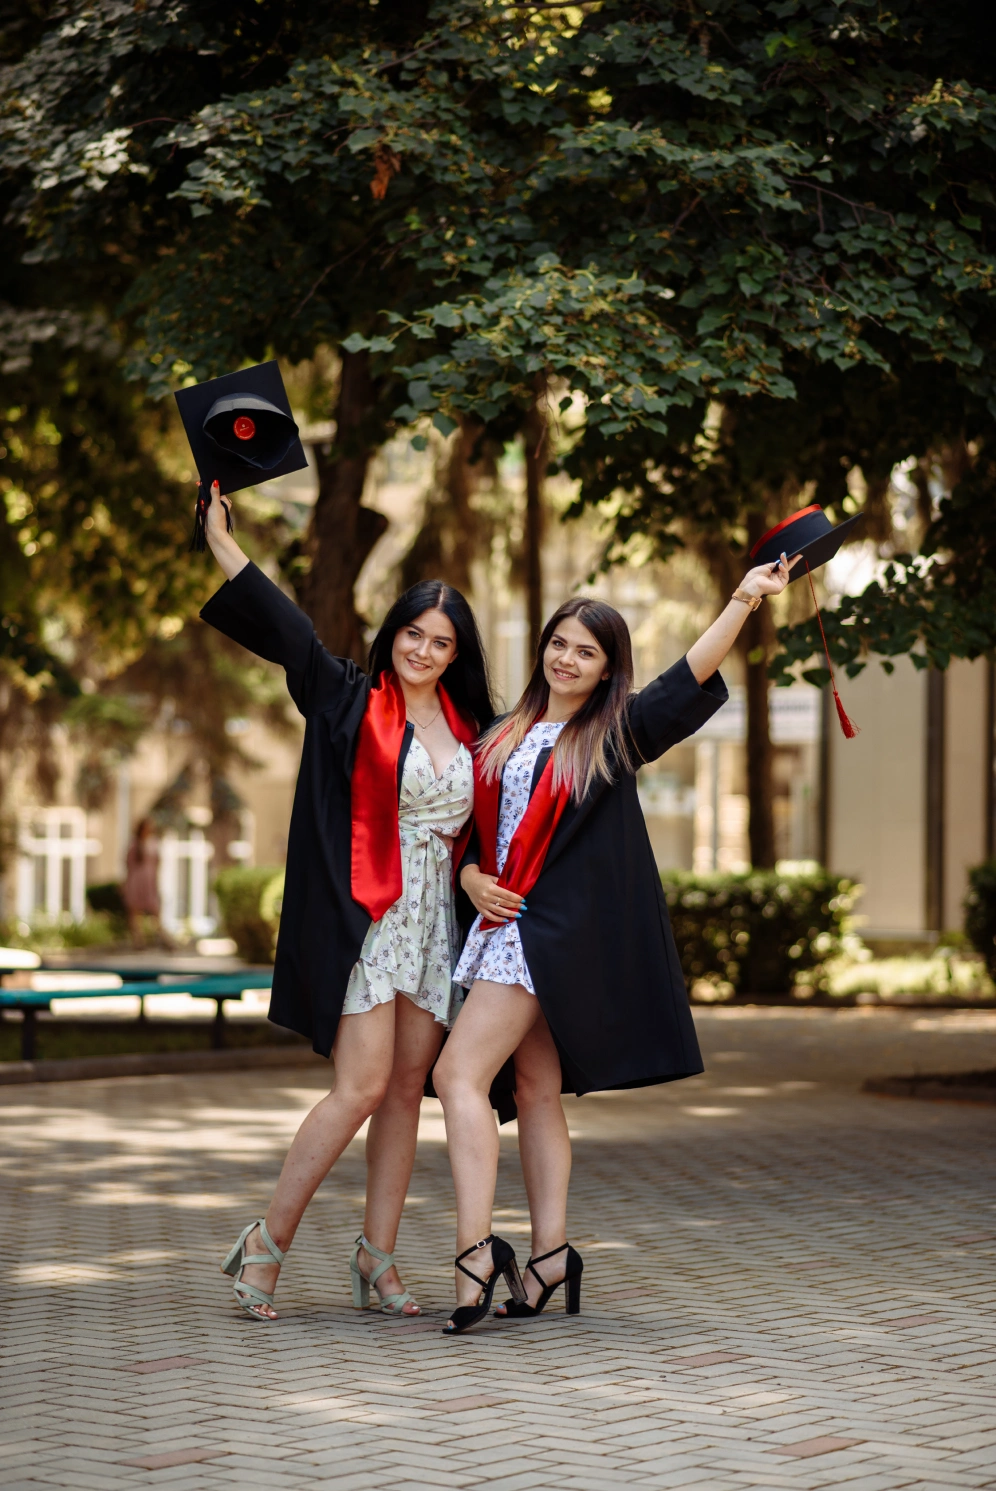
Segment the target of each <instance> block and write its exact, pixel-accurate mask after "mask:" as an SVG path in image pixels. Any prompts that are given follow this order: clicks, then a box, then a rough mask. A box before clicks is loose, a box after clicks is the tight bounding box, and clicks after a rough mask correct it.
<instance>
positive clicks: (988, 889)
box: [965, 859, 996, 979]
mask: <svg viewBox="0 0 996 1491" xmlns="http://www.w3.org/2000/svg"><path fill="white" fill-rule="evenodd" d="M965 935H966V936H967V937H968V939H969V941H970V942H971V944H972V946H973V947H974V948H975V951H976V952H977V953H981V954H982V957H983V958H984V959H985V964H986V968H987V969H988V970H989V977H990V978H992V979H996V859H990V860H987V861H986V863H985V864H983V865H976V867H975V869H974V870H969V872H968V895H967V896H966V897H965Z"/></svg>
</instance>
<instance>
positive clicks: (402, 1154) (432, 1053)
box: [357, 994, 443, 1315]
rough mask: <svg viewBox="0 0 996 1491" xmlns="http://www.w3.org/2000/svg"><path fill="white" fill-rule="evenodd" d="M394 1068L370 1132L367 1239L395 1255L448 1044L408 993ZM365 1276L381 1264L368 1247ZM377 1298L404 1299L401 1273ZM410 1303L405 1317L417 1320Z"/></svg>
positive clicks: (398, 1014) (399, 1018) (362, 1261)
mask: <svg viewBox="0 0 996 1491" xmlns="http://www.w3.org/2000/svg"><path fill="white" fill-rule="evenodd" d="M394 1012H395V1013H394V1066H393V1067H392V1069H391V1080H390V1082H389V1083H388V1087H387V1092H386V1093H385V1094H384V1100H383V1102H382V1103H381V1105H380V1107H379V1108H378V1109H377V1111H376V1113H375V1114H374V1116H373V1118H371V1120H370V1127H369V1129H368V1130H367V1206H366V1212H365V1213H364V1217H363V1235H364V1237H367V1238H369V1240H370V1241H371V1242H372V1243H373V1245H374V1247H375V1248H380V1250H381V1252H382V1253H393V1252H394V1245H395V1243H396V1242H397V1240H398V1225H399V1223H400V1221H401V1213H402V1211H403V1209H404V1205H405V1196H406V1195H407V1194H408V1184H409V1182H410V1180H411V1178H412V1166H413V1165H414V1163H415V1146H416V1142H417V1140H418V1117H419V1109H420V1107H421V1103H422V1092H423V1089H424V1087H425V1079H426V1075H427V1074H428V1072H429V1070H430V1068H431V1066H432V1064H433V1062H434V1061H435V1059H436V1057H437V1056H438V1055H439V1048H440V1046H441V1045H442V1043H443V1027H442V1025H440V1024H438V1022H437V1021H436V1020H435V1019H434V1018H433V1016H432V1015H430V1014H429V1011H428V1010H423V1009H420V1008H419V1006H418V1005H417V1004H413V1003H412V1001H411V1000H410V999H408V998H406V996H405V995H404V994H398V995H397V996H396V998H395V1001H394ZM357 1263H358V1264H359V1267H360V1271H361V1273H364V1274H368V1275H369V1274H370V1273H372V1271H373V1269H374V1267H375V1265H376V1260H375V1259H374V1258H371V1257H370V1256H369V1254H368V1253H367V1251H366V1249H365V1248H361V1249H360V1253H359V1257H358V1259H357ZM375 1288H376V1289H377V1292H378V1294H380V1295H381V1296H383V1295H385V1294H400V1293H401V1292H402V1289H403V1285H402V1283H401V1279H400V1277H399V1276H398V1271H397V1269H396V1268H389V1269H387V1271H386V1272H385V1273H382V1274H381V1276H380V1278H379V1279H378V1280H377V1283H376V1285H375ZM419 1313H420V1312H419V1307H418V1305H417V1304H415V1302H414V1300H409V1302H408V1304H406V1305H405V1306H404V1308H403V1310H402V1314H403V1315H418V1314H419Z"/></svg>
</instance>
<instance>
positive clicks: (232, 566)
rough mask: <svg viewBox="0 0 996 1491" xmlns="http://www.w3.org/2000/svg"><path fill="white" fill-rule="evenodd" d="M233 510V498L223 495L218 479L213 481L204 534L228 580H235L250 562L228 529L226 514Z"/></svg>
mask: <svg viewBox="0 0 996 1491" xmlns="http://www.w3.org/2000/svg"><path fill="white" fill-rule="evenodd" d="M231 510H232V499H231V498H230V497H222V495H221V488H220V487H219V485H218V483H217V482H216V481H213V482H212V483H211V501H210V502H209V503H208V508H207V512H206V514H205V515H204V536H205V538H206V539H207V542H208V548H209V549H210V550H211V553H212V554H213V555H214V557H215V559H217V561H218V563H219V564H220V565H221V567H222V569H223V570H224V572H225V578H226V579H228V580H234V579H235V576H236V575H238V574H240V573H241V572H242V570H244V569H245V567H246V565H247V564H248V563H249V558H248V555H246V554H243V552H242V550H241V549H240V548H239V546H238V544H237V543H236V542H235V539H234V538H233V537H232V535H231V534H230V533H229V531H228V524H227V523H226V522H225V514H226V512H231Z"/></svg>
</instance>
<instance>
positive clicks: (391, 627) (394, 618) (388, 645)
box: [367, 580, 495, 730]
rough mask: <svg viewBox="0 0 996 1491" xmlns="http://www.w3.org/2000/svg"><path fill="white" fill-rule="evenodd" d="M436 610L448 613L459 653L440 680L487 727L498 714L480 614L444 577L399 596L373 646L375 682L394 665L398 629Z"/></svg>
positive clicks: (371, 668)
mask: <svg viewBox="0 0 996 1491" xmlns="http://www.w3.org/2000/svg"><path fill="white" fill-rule="evenodd" d="M435 610H440V611H443V612H445V614H446V615H447V616H448V617H449V619H450V621H451V622H452V623H453V630H454V631H455V632H456V639H457V655H456V657H455V658H454V659H453V661H452V663H450V665H449V667H448V668H447V669H446V671H445V673H444V674H443V676H442V678H441V679H440V680H439V681H440V683H441V684H443V686H444V688H445V689H446V692H447V693H448V694H449V696H450V698H451V699H452V700H453V703H454V704H455V705H457V707H458V708H459V709H462V710H465V711H466V713H467V714H469V715H472V716H473V718H474V719H475V720H476V721H477V728H478V729H479V730H486V729H487V727H488V726H489V725H490V724H491V721H492V720H493V719H494V717H495V707H494V704H493V702H492V699H491V679H490V676H489V674H488V664H487V659H486V657H485V656H484V645H483V643H482V642H481V634H480V632H479V631H478V629H477V618H476V617H475V615H474V613H473V611H472V610H471V609H470V605H469V603H468V602H467V601H466V600H465V598H464V597H463V596H462V595H461V594H460V592H459V590H454V589H453V586H452V585H445V584H444V583H443V581H442V580H420V581H419V582H418V584H417V585H412V586H411V587H410V588H409V589H408V590H406V591H405V593H404V595H399V596H398V599H397V600H396V601H395V602H394V605H393V606H392V607H391V609H390V611H388V613H387V615H386V616H385V617H384V620H383V622H382V623H381V628H380V631H379V632H378V633H377V635H376V637H374V639H373V642H372V644H371V646H370V654H369V657H368V659H367V668H368V671H369V672H370V674H371V676H372V678H373V680H374V682H376V681H377V679H378V678H379V677H380V675H381V674H382V673H389V672H390V671H391V668H392V667H393V664H392V662H391V650H392V648H393V647H394V639H395V637H396V636H397V634H398V632H400V630H401V628H402V627H404V626H410V625H411V623H412V622H413V621H417V620H418V618H419V617H420V616H421V615H422V613H423V612H424V611H435Z"/></svg>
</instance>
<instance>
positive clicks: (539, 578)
mask: <svg viewBox="0 0 996 1491" xmlns="http://www.w3.org/2000/svg"><path fill="white" fill-rule="evenodd" d="M549 435H550V428H549V424H548V423H547V417H546V392H545V385H544V384H543V383H542V382H538V383H537V386H536V397H535V398H534V400H533V402H532V404H531V405H530V409H529V413H528V415H527V416H526V425H525V431H524V438H525V445H526V528H525V535H524V538H525V561H526V563H525V571H526V618H527V621H528V625H529V647H530V655H531V654H532V652H533V651H534V650H535V648H536V644H537V643H538V642H539V639H540V632H541V631H542V630H543V527H544V522H543V520H544V516H545V515H544V510H543V480H544V477H545V476H546V466H547V460H548V459H549ZM527 671H528V670H527Z"/></svg>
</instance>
